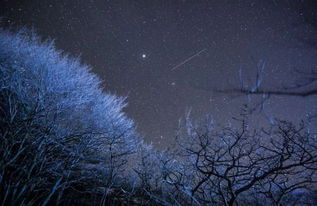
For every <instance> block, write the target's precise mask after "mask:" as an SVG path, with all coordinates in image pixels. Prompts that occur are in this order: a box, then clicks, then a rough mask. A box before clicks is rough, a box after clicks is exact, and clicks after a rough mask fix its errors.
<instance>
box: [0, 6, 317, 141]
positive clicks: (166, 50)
mask: <svg viewBox="0 0 317 206" xmlns="http://www.w3.org/2000/svg"><path fill="white" fill-rule="evenodd" d="M316 2H317V1H314V0H218V1H216V0H213V1H211V0H210V1H208V0H204V1H200V0H191V1H189V0H182V1H177V0H175V1H172V0H165V1H164V0H161V1H155V0H143V1H141V0H109V1H106V0H72V1H60V0H59V1H58V0H50V1H49V0H25V1H14V0H9V1H4V0H1V4H0V8H1V14H0V15H1V16H3V17H4V18H3V19H2V24H3V25H7V26H8V25H9V26H18V27H21V26H26V27H28V28H32V27H33V28H34V29H35V30H36V31H37V32H38V33H39V35H41V36H42V37H44V38H47V37H50V38H53V39H55V40H56V44H57V47H58V48H59V49H62V50H65V51H67V52H69V53H71V54H72V55H75V56H76V55H79V54H80V55H81V57H82V60H83V62H85V63H87V64H89V65H92V66H93V71H94V72H96V73H98V74H99V75H100V76H101V78H102V79H103V80H104V85H105V89H106V90H107V91H110V92H111V93H116V94H118V95H123V96H126V95H128V103H129V106H128V108H127V109H126V111H127V113H128V115H129V116H130V117H131V118H133V119H134V120H135V121H136V123H137V125H138V128H139V131H140V132H141V133H143V134H144V135H145V138H146V140H148V141H152V142H153V143H155V144H161V145H165V144H166V143H167V142H168V139H171V137H172V136H173V135H174V132H175V129H176V127H177V124H178V119H179V118H180V117H182V116H183V115H184V113H185V111H186V108H189V107H191V108H192V111H193V114H194V116H195V115H201V114H204V113H211V114H212V115H213V116H214V118H215V120H218V121H219V122H227V121H229V120H230V119H231V116H232V115H234V114H237V113H238V112H239V109H240V106H241V104H242V103H243V102H245V101H246V98H245V97H244V96H241V97H235V96H234V95H229V94H219V93H216V92H214V91H215V90H216V89H227V88H237V87H239V81H238V70H239V68H243V74H244V77H245V80H246V81H249V82H252V79H254V77H255V72H256V64H257V63H258V62H259V61H261V60H262V61H265V62H266V68H265V73H264V80H263V81H264V82H263V88H268V89H270V88H271V89H279V88H282V87H284V86H288V85H292V84H293V83H294V82H295V81H297V80H298V79H299V78H301V77H300V76H299V75H298V74H296V73H295V72H294V71H295V70H300V71H307V72H309V71H311V70H316V69H317V18H316V17H317V13H316V12H317V3H316ZM199 52H200V53H199ZM197 53H199V54H197ZM195 54H197V55H196V56H195ZM191 57H192V58H191ZM182 62H184V64H181V63H182ZM177 65H181V66H179V67H177V68H176V69H173V68H175V66H177ZM313 86H314V87H316V85H313ZM316 102H317V99H316V96H313V97H307V98H296V97H279V96H278V97H272V98H271V99H270V102H268V104H269V105H268V107H267V110H266V112H267V113H268V114H274V115H275V116H276V117H278V118H287V119H294V118H298V117H303V118H304V117H305V115H307V114H308V115H309V114H311V113H317V108H316ZM263 119H264V118H262V119H261V118H258V121H259V123H261V121H264V120H263Z"/></svg>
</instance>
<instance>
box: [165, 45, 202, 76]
mask: <svg viewBox="0 0 317 206" xmlns="http://www.w3.org/2000/svg"><path fill="white" fill-rule="evenodd" d="M204 51H206V49H203V50H201V51H199V52H197V53H196V54H194V55H193V56H191V57H189V58H187V59H185V60H184V61H182V62H181V63H179V64H177V65H176V66H174V67H173V68H172V69H171V71H173V70H175V69H177V68H178V67H180V66H182V65H184V64H186V63H187V62H189V61H190V60H192V59H193V58H195V57H196V56H198V55H199V54H201V53H203V52H204Z"/></svg>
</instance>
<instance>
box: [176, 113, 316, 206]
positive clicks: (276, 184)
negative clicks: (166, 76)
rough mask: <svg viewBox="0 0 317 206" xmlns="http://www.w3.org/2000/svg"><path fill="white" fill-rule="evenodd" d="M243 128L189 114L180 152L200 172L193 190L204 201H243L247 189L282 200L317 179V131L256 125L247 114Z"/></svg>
mask: <svg viewBox="0 0 317 206" xmlns="http://www.w3.org/2000/svg"><path fill="white" fill-rule="evenodd" d="M238 121H239V122H240V124H241V126H240V128H238V129H235V128H234V127H233V126H232V127H226V128H224V129H221V130H220V131H216V130H215V129H214V128H213V124H212V121H211V120H210V119H207V120H205V121H204V122H202V123H200V124H194V123H193V122H192V121H191V120H190V119H189V118H187V119H186V126H185V128H183V132H180V133H179V137H178V140H179V146H180V153H179V154H180V155H182V157H183V158H184V159H185V162H184V163H185V164H186V167H187V168H188V169H190V170H193V171H194V173H195V181H194V182H193V184H192V185H189V186H190V188H191V190H190V191H191V194H192V196H194V197H195V198H196V199H197V200H198V201H199V202H200V204H202V205H210V204H213V205H228V206H229V205H230V206H231V205H238V203H239V201H240V200H242V199H243V198H242V197H244V195H246V194H248V193H251V192H255V194H257V195H260V194H265V199H267V200H268V199H269V201H270V204H271V205H272V204H275V205H282V204H281V203H282V202H283V200H284V199H283V198H285V196H287V194H288V193H290V192H292V191H294V190H296V189H299V188H310V187H311V186H312V185H313V183H315V182H316V180H315V179H314V178H315V176H314V175H315V171H316V162H317V150H316V149H317V147H316V146H317V145H316V137H315V136H314V135H312V134H309V133H307V132H305V131H304V125H300V126H299V127H295V126H294V125H293V124H291V123H289V122H283V121H280V122H279V123H278V124H276V125H275V126H274V128H271V129H270V130H269V131H265V130H261V131H255V130H252V129H251V128H250V127H249V125H248V121H247V116H245V115H244V116H243V118H242V119H239V120H238Z"/></svg>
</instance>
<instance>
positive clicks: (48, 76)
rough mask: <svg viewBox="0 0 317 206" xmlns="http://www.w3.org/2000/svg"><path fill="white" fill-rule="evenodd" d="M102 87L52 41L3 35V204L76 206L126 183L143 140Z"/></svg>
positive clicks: (0, 51) (22, 34) (0, 162)
mask: <svg viewBox="0 0 317 206" xmlns="http://www.w3.org/2000/svg"><path fill="white" fill-rule="evenodd" d="M100 82H101V81H100V79H99V78H98V77H97V76H96V75H94V74H92V73H91V72H90V68H89V67H88V66H85V65H82V64H81V63H80V62H79V60H78V59H74V58H70V57H68V56H65V55H63V54H62V53H61V52H59V51H57V50H56V49H55V47H54V44H53V43H52V42H50V41H41V40H40V39H39V37H38V36H36V35H35V34H34V33H32V32H30V31H23V30H21V31H19V32H17V33H12V32H10V31H4V30H1V31H0V205H47V204H51V203H52V202H54V203H56V205H59V204H64V205H70V202H72V203H74V202H76V201H77V200H76V198H75V197H76V195H75V196H74V198H72V197H73V195H74V194H77V197H78V198H81V200H82V199H83V197H84V198H88V197H90V196H92V195H95V194H98V193H100V189H99V190H98V189H97V190H98V191H96V188H98V187H99V186H100V185H101V186H103V188H108V187H112V186H113V185H115V184H120V181H119V180H120V179H123V172H124V171H125V170H126V163H127V161H128V158H130V156H131V155H132V154H133V153H134V152H135V150H136V146H137V139H138V138H137V136H138V135H137V134H136V132H135V129H134V125H133V121H132V120H130V119H128V118H127V117H126V116H125V115H124V113H123V112H122V108H123V107H124V106H125V103H124V99H123V98H118V97H116V96H115V95H110V94H107V93H105V92H103V91H102V88H101V87H100ZM101 192H102V191H101ZM65 195H66V196H65ZM81 200H78V201H81ZM92 200H93V199H92ZM90 203H93V202H90Z"/></svg>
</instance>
